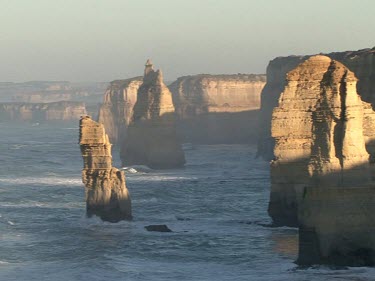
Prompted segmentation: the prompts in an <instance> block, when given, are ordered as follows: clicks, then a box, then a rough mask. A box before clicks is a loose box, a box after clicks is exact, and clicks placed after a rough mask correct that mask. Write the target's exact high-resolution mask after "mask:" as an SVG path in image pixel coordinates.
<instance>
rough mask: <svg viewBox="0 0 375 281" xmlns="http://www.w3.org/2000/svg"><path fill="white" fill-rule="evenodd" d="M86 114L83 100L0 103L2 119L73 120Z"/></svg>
mask: <svg viewBox="0 0 375 281" xmlns="http://www.w3.org/2000/svg"><path fill="white" fill-rule="evenodd" d="M86 114H87V112H86V107H85V104H84V103H83V102H72V101H61V102H52V103H1V104H0V118H1V120H3V121H30V122H46V121H75V120H79V118H80V117H81V116H83V115H86Z"/></svg>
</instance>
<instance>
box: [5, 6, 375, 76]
mask: <svg viewBox="0 0 375 281" xmlns="http://www.w3.org/2000/svg"><path fill="white" fill-rule="evenodd" d="M0 4H1V9H0V26H1V32H0V40H1V42H0V44H1V45H0V48H1V52H0V62H1V68H0V69H1V70H0V81H27V80H70V81H110V80H114V79H117V78H128V77H132V76H136V75H142V73H143V65H144V63H145V61H146V59H147V58H151V59H152V60H153V62H154V64H155V66H156V67H157V68H161V69H162V70H163V73H164V76H165V78H166V79H167V80H172V79H174V78H176V77H178V76H182V75H189V74H197V73H239V72H240V73H264V72H265V70H266V66H267V64H268V61H269V60H270V59H272V58H274V57H276V56H285V55H291V54H313V53H319V52H331V51H344V50H356V49H363V48H368V47H374V46H375V36H374V30H375V17H374V13H375V1H374V0H355V1H352V0H309V1H308V0H268V1H267V0H256V1H255V0H254V1H253V0H0Z"/></svg>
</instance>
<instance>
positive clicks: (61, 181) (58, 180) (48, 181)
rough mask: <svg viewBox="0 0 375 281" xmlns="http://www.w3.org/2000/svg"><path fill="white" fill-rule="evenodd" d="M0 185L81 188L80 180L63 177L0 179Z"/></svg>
mask: <svg viewBox="0 0 375 281" xmlns="http://www.w3.org/2000/svg"><path fill="white" fill-rule="evenodd" d="M0 183H5V184H39V185H50V186H56V185H67V186H81V185H82V181H81V178H63V177H23V178H5V179H4V178H0Z"/></svg>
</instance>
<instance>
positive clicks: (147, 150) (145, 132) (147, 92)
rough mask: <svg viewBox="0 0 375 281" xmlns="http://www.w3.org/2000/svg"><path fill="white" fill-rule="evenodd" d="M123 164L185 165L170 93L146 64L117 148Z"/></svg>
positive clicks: (161, 167) (161, 76)
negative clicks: (126, 126) (132, 110)
mask: <svg viewBox="0 0 375 281" xmlns="http://www.w3.org/2000/svg"><path fill="white" fill-rule="evenodd" d="M120 156H121V160H122V163H123V165H147V166H149V167H150V168H157V169H163V168H176V167H181V166H183V165H184V163H185V156H184V152H183V150H182V148H181V144H180V142H179V140H178V138H177V134H176V128H175V109H174V106H173V102H172V94H171V92H170V91H169V89H168V88H167V86H166V85H165V84H164V82H163V75H162V73H161V71H160V70H157V71H155V70H154V69H153V66H152V64H151V62H150V61H147V63H146V68H145V73H144V77H143V83H142V85H141V86H140V88H139V89H138V94H137V102H136V104H135V106H134V113H133V118H132V121H131V123H130V125H129V127H128V130H127V136H126V138H125V141H124V143H123V145H122V147H121V153H120Z"/></svg>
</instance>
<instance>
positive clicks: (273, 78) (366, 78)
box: [258, 48, 375, 160]
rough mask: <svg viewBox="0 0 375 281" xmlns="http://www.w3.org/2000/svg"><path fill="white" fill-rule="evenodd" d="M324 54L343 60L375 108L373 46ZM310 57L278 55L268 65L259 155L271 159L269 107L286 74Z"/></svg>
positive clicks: (270, 113)
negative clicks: (371, 47)
mask: <svg viewBox="0 0 375 281" xmlns="http://www.w3.org/2000/svg"><path fill="white" fill-rule="evenodd" d="M326 56H328V57H330V58H332V59H335V60H337V61H339V62H341V63H343V64H344V65H345V66H346V67H348V68H349V70H351V71H352V72H354V74H355V75H356V77H357V78H358V79H359V81H358V83H357V90H358V93H359V94H360V95H361V97H362V99H363V101H365V102H369V103H371V105H372V107H373V108H375V48H373V49H364V50H359V51H346V52H336V53H330V54H327V55H326ZM309 57H311V56H289V57H278V58H275V59H274V60H272V61H271V62H270V63H269V65H268V67H267V84H266V85H265V87H264V89H263V91H262V94H261V109H260V118H259V141H258V156H260V157H262V158H264V159H266V160H271V159H273V156H274V155H273V147H274V140H273V139H272V137H271V116H272V110H273V108H275V107H276V106H277V105H278V100H279V97H280V94H281V92H282V91H283V89H284V86H285V82H286V74H287V73H288V72H289V71H290V70H292V69H293V68H294V67H296V66H297V65H298V64H299V63H301V62H303V61H305V60H307V59H308V58H309Z"/></svg>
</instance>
